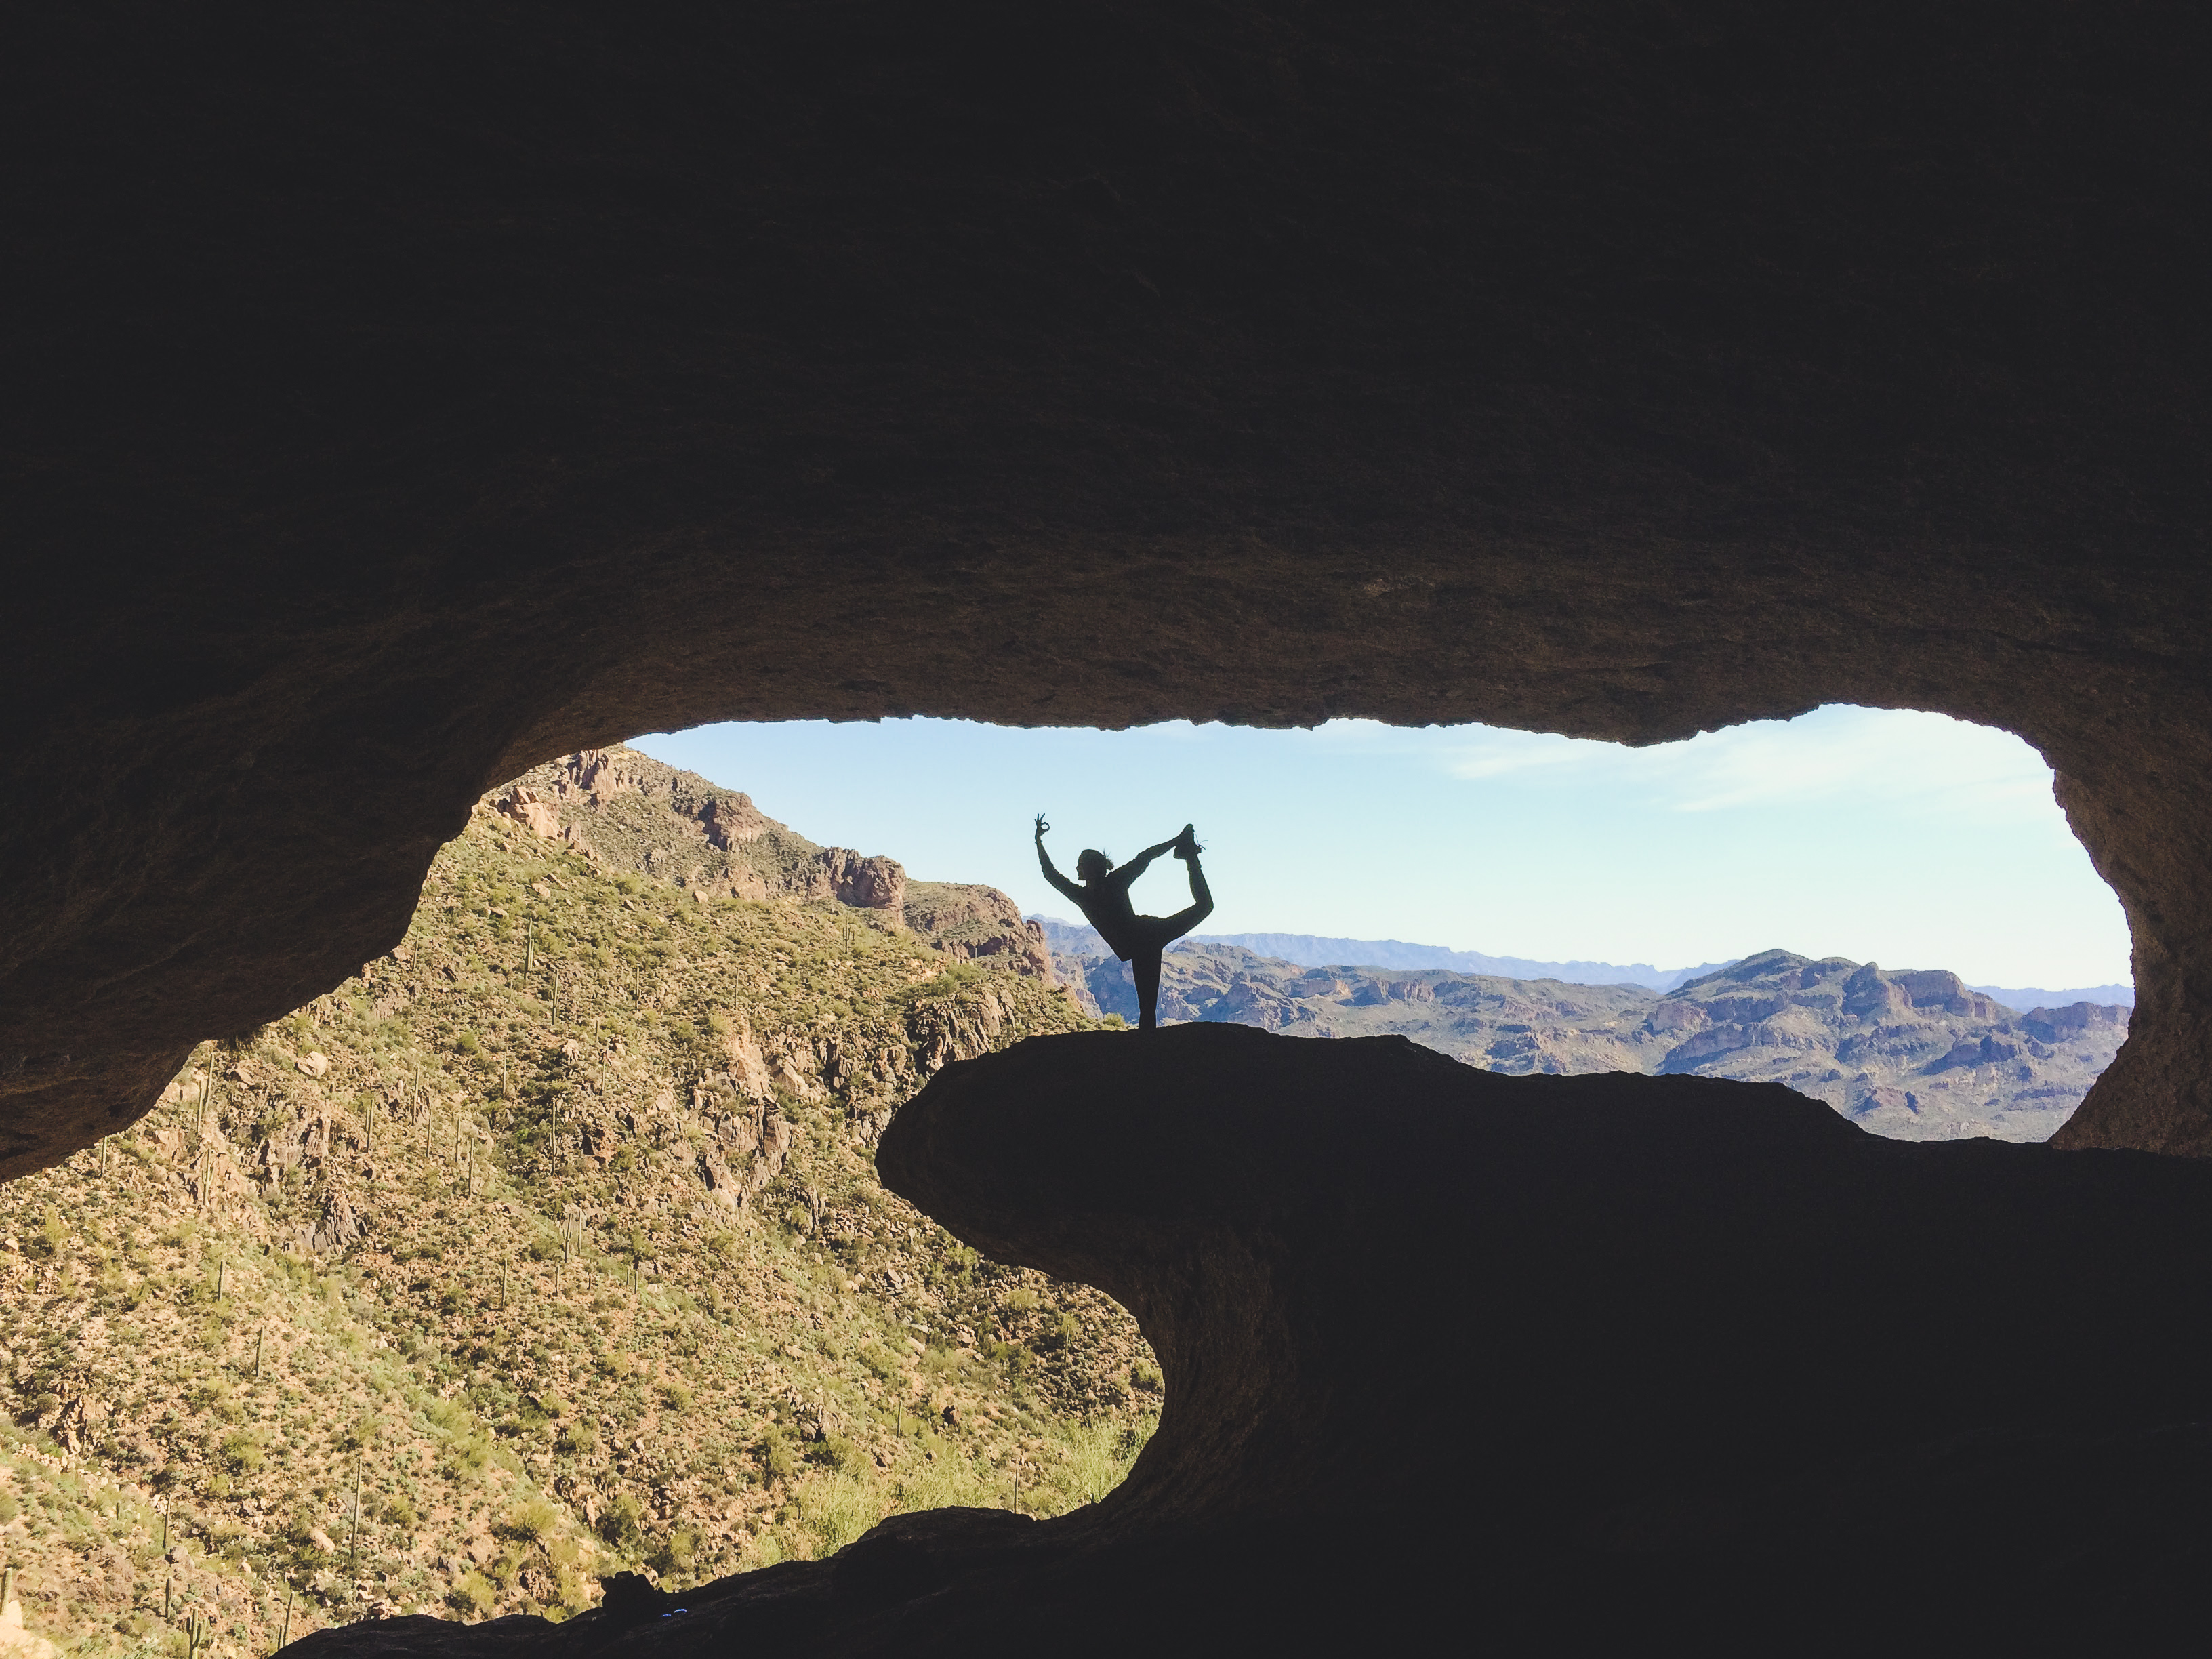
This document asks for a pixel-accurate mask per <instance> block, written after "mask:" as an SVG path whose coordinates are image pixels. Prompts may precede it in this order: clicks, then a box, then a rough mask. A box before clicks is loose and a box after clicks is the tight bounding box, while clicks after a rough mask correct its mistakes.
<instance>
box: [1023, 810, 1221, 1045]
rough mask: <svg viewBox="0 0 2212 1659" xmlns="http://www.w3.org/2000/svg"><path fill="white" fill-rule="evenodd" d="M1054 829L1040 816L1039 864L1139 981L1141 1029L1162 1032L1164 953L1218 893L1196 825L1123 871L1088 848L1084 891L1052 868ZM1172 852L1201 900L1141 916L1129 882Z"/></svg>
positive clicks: (1082, 859)
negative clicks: (1201, 861)
mask: <svg viewBox="0 0 2212 1659" xmlns="http://www.w3.org/2000/svg"><path fill="white" fill-rule="evenodd" d="M1051 828H1052V826H1051V825H1050V824H1048V823H1046V822H1045V821H1044V814H1043V813H1042V812H1040V813H1038V814H1037V815H1036V851H1037V863H1038V864H1039V865H1041V866H1042V867H1043V870H1044V878H1045V879H1046V880H1047V881H1048V882H1050V883H1051V884H1053V885H1054V886H1055V887H1057V888H1059V889H1060V891H1061V892H1063V893H1065V894H1066V895H1067V896H1068V897H1070V898H1071V899H1073V900H1074V901H1075V904H1076V908H1079V910H1081V911H1082V912H1083V915H1084V919H1085V921H1088V922H1090V924H1091V926H1092V927H1096V928H1097V930H1098V937H1099V938H1101V939H1104V940H1105V941H1106V944H1107V947H1108V948H1109V950H1111V951H1113V952H1114V954H1115V956H1117V957H1121V960H1122V961H1124V962H1126V963H1128V964H1129V973H1130V976H1131V977H1132V978H1133V979H1134V980H1135V981H1137V1029H1138V1030H1140V1031H1150V1030H1157V1029H1158V1026H1159V1023H1160V1022H1159V1007H1160V952H1161V951H1164V950H1166V949H1167V947H1168V946H1169V945H1171V944H1173V943H1174V942H1175V941H1176V939H1181V938H1182V936H1183V935H1184V934H1185V933H1188V932H1190V930H1191V929H1192V928H1194V927H1197V926H1198V924H1199V923H1200V922H1201V921H1205V920H1206V917H1207V916H1209V915H1212V913H1213V895H1212V893H1210V892H1208V891H1207V890H1206V872H1204V871H1203V870H1200V868H1199V867H1198V854H1199V852H1200V848H1199V845H1198V843H1197V842H1194V841H1193V840H1192V839H1191V836H1190V831H1191V826H1190V825H1188V824H1187V823H1186V824H1185V825H1183V827H1182V834H1181V835H1179V836H1176V838H1175V839H1174V840H1173V841H1164V842H1161V843H1160V844H1159V845H1158V847H1147V848H1145V850H1144V851H1143V852H1141V853H1139V854H1137V856H1136V857H1134V858H1133V859H1131V860H1129V861H1128V862H1127V864H1124V865H1121V866H1119V867H1118V868H1117V867H1116V866H1115V863H1114V860H1111V859H1109V858H1108V857H1107V856H1106V855H1105V854H1103V853H1102V852H1100V851H1099V850H1098V849H1097V848H1095V847H1086V848H1084V849H1083V851H1082V852H1081V853H1080V854H1079V855H1078V856H1077V858H1076V860H1075V873H1076V874H1077V875H1079V876H1080V877H1082V878H1083V884H1082V885H1081V886H1077V885H1076V884H1075V883H1073V882H1072V881H1070V880H1069V879H1068V878H1066V876H1063V875H1061V874H1060V872H1059V871H1057V870H1055V869H1054V868H1053V865H1052V855H1051V854H1049V853H1048V852H1046V851H1045V850H1044V832H1045V831H1046V830H1048V829H1051ZM1168 852H1172V853H1173V854H1175V855H1176V857H1177V858H1179V859H1181V860H1182V861H1183V863H1184V864H1185V865H1186V866H1188V868H1189V870H1190V896H1191V897H1192V898H1193V899H1194V901H1196V902H1194V903H1193V904H1192V905H1191V906H1190V908H1188V909H1186V910H1178V911H1176V913H1175V915H1171V916H1140V915H1138V914H1137V912H1136V908H1135V907H1134V906H1133V905H1132V904H1131V903H1130V902H1129V884H1130V883H1132V882H1133V881H1135V880H1136V878H1138V877H1139V876H1141V875H1143V874H1144V873H1145V866H1147V865H1149V864H1150V863H1151V862H1152V860H1154V859H1156V858H1158V857H1159V855H1160V854H1163V853H1168Z"/></svg>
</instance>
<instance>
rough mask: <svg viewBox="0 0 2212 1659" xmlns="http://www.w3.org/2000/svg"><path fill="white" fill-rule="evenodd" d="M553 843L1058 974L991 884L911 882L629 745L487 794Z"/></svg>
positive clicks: (965, 955) (1035, 972)
mask: <svg viewBox="0 0 2212 1659" xmlns="http://www.w3.org/2000/svg"><path fill="white" fill-rule="evenodd" d="M489 799H490V802H491V804H492V805H493V806H494V808H495V810H496V811H500V812H501V813H504V814H505V815H506V816H507V817H510V818H512V819H513V820H514V821H515V822H516V823H520V824H521V825H522V826H523V827H524V828H525V829H528V830H529V831H530V832H531V833H532V835H535V836H538V837H540V838H541V839H542V840H545V841H549V842H559V843H561V844H562V845H563V846H566V847H568V848H570V849H571V850H573V851H574V852H577V853H580V854H582V855H583V856H584V857H586V858H588V859H592V860H597V861H598V862H599V863H600V864H602V865H604V866H606V867H608V868H610V869H614V870H635V871H637V872H641V873H643V874H645V875H648V876H651V877H652V878H653V879H655V880H656V881H661V882H666V883H670V884H673V885H675V886H678V887H680V888H682V889H684V890H685V891H686V892H688V893H690V894H691V895H692V896H694V897H696V898H698V899H701V900H707V899H714V898H750V899H765V898H798V899H829V900H834V901H836V902H837V903H839V904H842V905H846V906H848V907H850V908H854V909H856V910H865V911H868V912H870V913H872V915H874V916H875V917H876V918H877V919H878V921H883V922H884V923H885V924H886V925H887V926H890V927H911V928H913V929H914V931H915V932H916V933H920V934H921V936H922V937H923V938H924V939H926V940H927V941H928V942H929V943H931V944H933V945H935V946H936V947H937V948H938V949H939V950H941V951H944V952H945V954H946V955H947V956H949V957H951V958H952V959H953V960H955V961H963V962H964V961H973V960H986V961H988V962H990V963H992V965H994V966H996V967H1003V968H1012V969H1014V970H1015V971H1016V972H1018V973H1022V974H1026V975H1029V976H1030V977H1031V978H1034V979H1041V980H1042V981H1045V982H1046V983H1047V984H1051V983H1054V973H1053V965H1052V953H1051V951H1048V950H1047V949H1046V948H1045V945H1044V942H1043V935H1042V932H1041V931H1040V930H1039V929H1037V928H1036V927H1035V926H1034V925H1033V924H1031V923H1029V922H1025V921H1023V920H1022V913H1021V908H1020V907H1019V906H1018V905H1017V904H1015V902H1013V900H1012V899H1011V898H1009V897H1007V896H1006V895H1005V894H1004V893H1002V892H1000V891H999V890H998V889H997V888H995V887H985V886H981V885H975V884H965V883H959V882H914V881H909V880H908V878H907V873H906V870H905V868H904V867H903V866H902V865H901V864H900V863H899V862H898V860H896V859H891V858H884V857H880V856H878V857H868V856H864V855H863V854H860V853H856V852H854V850H853V849H852V848H848V847H821V846H817V844H816V843H814V842H811V841H809V840H807V839H806V837H805V836H802V835H799V834H798V833H797V832H796V831H794V830H793V829H790V828H788V827H787V826H786V825H784V824H781V823H777V822H776V821H775V819H774V818H772V817H769V816H768V815H767V814H766V813H765V812H763V811H761V810H760V809H759V808H758V807H757V806H756V805H753V802H752V798H751V797H750V796H749V795H746V794H744V793H740V792H739V791H738V790H734V789H724V788H721V787H719V786H717V785H715V784H712V783H709V782H708V781H707V780H706V779H705V778H702V777H701V776H700V775H698V774H697V773H696V772H684V771H679V770H678V769H676V768H675V767H672V766H667V765H664V764H663V763H660V762H659V761H657V760H654V759H653V757H650V756H648V755H642V754H640V753H639V752H638V751H637V750H635V749H630V748H627V747H625V746H623V745H621V744H617V745H615V746H614V747H611V748H607V749H585V750H577V751H576V752H575V753H574V754H570V755H564V756H562V757H561V758H560V759H559V760H556V761H550V762H548V763H546V764H544V765H543V766H539V767H534V768H532V769H531V770H530V771H528V772H526V773H525V774H524V775H522V776H521V777H520V778H517V779H516V780H515V781H513V783H511V784H509V785H508V786H507V787H505V788H503V789H499V790H495V791H494V792H493V793H492V794H491V796H490V797H489Z"/></svg>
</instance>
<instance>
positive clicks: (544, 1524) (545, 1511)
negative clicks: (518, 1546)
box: [499, 1498, 561, 1544]
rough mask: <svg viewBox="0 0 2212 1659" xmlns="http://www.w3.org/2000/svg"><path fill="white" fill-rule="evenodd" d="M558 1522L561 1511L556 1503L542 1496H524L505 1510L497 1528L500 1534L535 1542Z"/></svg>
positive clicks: (542, 1537)
mask: <svg viewBox="0 0 2212 1659" xmlns="http://www.w3.org/2000/svg"><path fill="white" fill-rule="evenodd" d="M560 1524H561V1511H560V1510H559V1508H558V1507H557V1506H556V1505H555V1504H552V1503H550V1502H549V1501H548V1500H547V1499H545V1498H524V1499H523V1500H522V1501H521V1502H520V1504H516V1505H515V1506H514V1507H513V1509H511V1510H508V1511H507V1518H506V1519H505V1520H504V1521H502V1522H500V1526H499V1530H500V1533H501V1535H502V1536H505V1537H507V1538H514V1539H519V1540H520V1541H522V1542H523V1543H526V1544H535V1543H538V1542H539V1541H542V1540H543V1539H544V1537H545V1536H546V1534H549V1533H550V1532H551V1531H552V1530H553V1528H556V1527H557V1526H559V1525H560Z"/></svg>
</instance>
